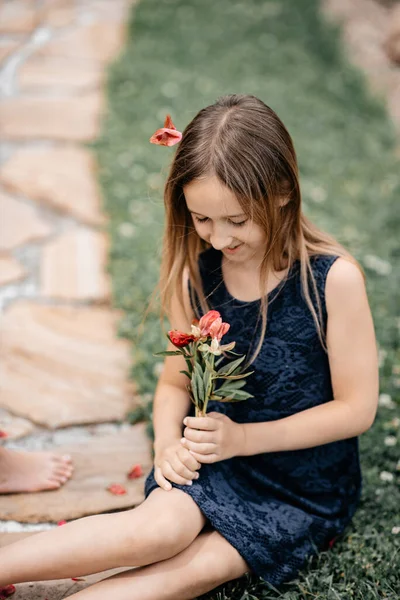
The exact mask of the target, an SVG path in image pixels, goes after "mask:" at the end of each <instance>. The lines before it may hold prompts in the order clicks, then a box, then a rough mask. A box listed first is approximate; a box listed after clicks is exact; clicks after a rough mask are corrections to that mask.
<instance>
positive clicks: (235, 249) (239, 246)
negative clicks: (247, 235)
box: [224, 242, 243, 254]
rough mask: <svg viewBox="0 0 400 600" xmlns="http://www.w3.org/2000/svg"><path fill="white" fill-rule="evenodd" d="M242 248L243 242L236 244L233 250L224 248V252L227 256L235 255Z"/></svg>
mask: <svg viewBox="0 0 400 600" xmlns="http://www.w3.org/2000/svg"><path fill="white" fill-rule="evenodd" d="M242 246H243V242H242V243H241V244H238V245H237V246H236V247H235V248H224V250H226V251H227V252H229V254H235V252H238V250H240V248H241V247H242Z"/></svg>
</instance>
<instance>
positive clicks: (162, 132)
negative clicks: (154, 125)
mask: <svg viewBox="0 0 400 600" xmlns="http://www.w3.org/2000/svg"><path fill="white" fill-rule="evenodd" d="M181 139H182V134H181V132H180V131H177V129H176V127H175V125H174V124H173V123H172V119H171V116H170V115H167V116H166V118H165V122H164V127H163V128H162V129H157V131H156V132H155V133H153V135H152V136H151V138H150V142H151V143H152V144H158V145H159V146H174V145H175V144H177V143H178V142H180V141H181Z"/></svg>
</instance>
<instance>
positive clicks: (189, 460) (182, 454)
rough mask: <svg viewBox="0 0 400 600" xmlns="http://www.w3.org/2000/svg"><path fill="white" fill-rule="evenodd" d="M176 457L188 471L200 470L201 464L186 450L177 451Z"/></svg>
mask: <svg viewBox="0 0 400 600" xmlns="http://www.w3.org/2000/svg"><path fill="white" fill-rule="evenodd" d="M178 456H179V458H180V459H181V461H182V462H183V464H184V465H186V467H187V468H188V469H189V470H190V471H198V470H199V469H200V467H201V463H200V462H199V461H198V460H196V459H195V457H194V456H193V454H191V453H190V452H189V450H188V449H187V448H182V449H181V450H179V452H178Z"/></svg>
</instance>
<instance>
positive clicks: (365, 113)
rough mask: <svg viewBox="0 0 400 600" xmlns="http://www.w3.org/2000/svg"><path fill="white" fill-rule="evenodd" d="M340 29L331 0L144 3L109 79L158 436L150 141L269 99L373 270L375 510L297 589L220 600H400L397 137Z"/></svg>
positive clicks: (136, 367) (100, 147)
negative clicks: (322, 6)
mask: <svg viewBox="0 0 400 600" xmlns="http://www.w3.org/2000/svg"><path fill="white" fill-rule="evenodd" d="M339 33H340V32H338V31H337V30H335V29H333V28H332V27H331V26H330V25H328V24H327V23H325V22H324V21H323V20H322V18H321V16H320V13H319V3H318V2H317V1H316V0H296V1H295V2H294V1H293V0H280V1H275V2H273V1H268V0H246V1H244V0H243V1H242V2H239V1H237V0H218V1H216V0H197V1H195V0H142V2H141V3H139V5H138V6H137V8H136V10H135V13H134V14H133V15H132V22H131V24H130V31H129V39H128V41H127V45H126V49H125V52H124V53H123V55H122V56H121V57H120V58H119V60H118V61H117V62H116V63H115V64H114V65H113V66H112V68H111V69H110V72H109V84H108V100H109V109H108V113H107V116H106V118H105V120H104V123H103V131H102V134H101V137H100V138H99V140H98V141H97V142H96V144H94V146H95V149H96V153H97V156H98V159H99V165H100V170H99V178H100V183H101V185H102V189H103V192H104V208H105V210H106V212H107V213H108V215H109V217H110V224H109V233H110V235H111V238H112V247H111V251H110V257H109V265H108V268H109V272H110V273H111V276H112V280H113V303H114V306H115V307H116V308H120V309H122V310H123V312H124V317H123V318H122V320H121V322H120V325H119V334H120V335H121V336H122V337H126V338H128V339H130V340H132V342H133V343H132V377H133V378H134V379H135V380H136V382H137V384H138V386H139V389H140V391H141V393H142V396H143V407H142V408H141V409H140V410H137V411H136V412H135V414H133V415H131V418H132V421H133V422H135V421H137V420H143V419H144V420H146V421H147V422H148V431H149V435H150V436H151V435H152V427H151V422H150V419H151V398H152V393H153V391H154V388H155V384H156V376H157V375H156V374H157V363H159V362H160V359H159V358H154V357H153V356H152V353H153V352H156V351H158V350H160V349H162V348H163V347H164V346H165V338H164V336H163V334H162V332H161V331H160V328H159V322H158V315H157V314H156V311H157V304H156V306H155V310H154V311H153V312H151V313H150V315H149V317H148V318H147V321H146V324H145V329H144V332H143V335H141V336H140V338H139V339H138V338H137V332H138V325H139V323H140V321H141V319H142V316H143V311H144V309H145V308H146V307H147V304H148V301H149V297H150V295H151V292H152V290H153V288H154V286H155V284H156V282H157V279H158V273H159V260H160V250H161V235H162V227H163V200H162V187H163V182H164V180H165V177H166V173H167V169H168V165H169V162H170V160H171V157H172V154H173V152H174V148H165V147H160V146H154V145H152V144H150V143H149V141H148V140H149V137H150V136H151V134H152V133H153V132H154V131H155V130H156V129H157V128H159V127H161V126H162V124H163V121H164V118H165V115H166V113H168V112H169V113H170V114H171V115H172V119H173V121H174V123H175V125H176V127H177V128H178V129H179V130H181V131H182V130H183V129H184V128H185V126H186V125H187V124H188V122H189V121H190V120H191V119H192V117H193V116H194V115H195V114H196V113H197V111H198V110H199V109H200V108H202V107H203V106H206V105H207V104H211V103H212V102H214V101H215V99H216V98H217V97H218V96H220V95H222V94H225V93H250V94H254V95H256V96H259V97H260V98H261V99H262V100H264V102H266V103H267V104H268V105H270V106H271V107H272V108H273V109H274V110H275V111H276V112H277V113H278V115H279V116H280V117H281V118H282V120H283V122H284V123H285V124H286V126H287V127H288V129H289V132H290V133H291V135H292V137H293V139H294V143H295V147H296V150H297V153H298V158H299V165H300V173H301V185H302V191H303V199H304V212H305V213H306V214H307V215H308V216H309V217H310V218H311V219H312V220H314V221H315V222H316V223H317V224H318V225H319V226H320V227H322V228H324V229H325V230H327V231H328V232H330V233H331V234H333V235H334V236H336V238H337V239H338V240H339V241H340V242H341V243H343V244H344V245H345V246H346V247H347V248H348V249H349V250H350V251H351V252H352V253H353V255H354V256H355V257H356V258H357V259H358V260H359V261H360V263H361V264H362V265H363V267H364V269H365V272H366V275H367V279H368V282H367V285H368V295H369V299H370V305H371V309H372V312H373V316H374V322H375V329H376V335H377V339H378V343H379V352H380V375H381V388H380V389H381V393H382V394H386V395H389V396H390V397H391V399H392V401H391V402H389V403H388V404H389V406H388V407H384V406H380V408H379V411H378V416H377V419H376V422H375V424H374V426H373V427H372V429H371V430H370V431H369V432H367V433H366V434H364V435H363V436H361V453H362V466H363V473H364V492H363V496H362V504H361V507H360V508H359V510H358V512H357V514H356V517H355V519H354V522H353V525H352V527H351V528H350V529H349V530H348V531H347V532H346V534H345V535H344V537H343V538H342V539H341V540H340V541H338V542H337V544H336V545H335V546H334V548H333V550H331V551H329V552H324V553H321V554H320V555H319V556H318V557H316V558H314V559H312V560H311V561H310V565H309V567H308V568H307V569H306V570H305V571H304V572H303V573H301V574H300V576H299V578H298V579H296V580H295V581H293V582H291V583H290V584H287V585H284V586H283V587H282V589H281V590H272V589H270V588H269V586H268V585H266V584H265V583H263V582H262V581H261V580H257V579H254V578H253V579H251V578H242V579H240V580H236V581H235V582H231V583H229V584H227V585H226V586H221V587H220V588H218V589H217V590H214V591H213V592H212V593H211V594H208V595H207V596H204V597H203V599H204V600H205V598H207V599H208V600H211V599H213V600H217V599H218V600H222V599H228V598H229V599H232V600H246V599H250V598H260V599H261V598H262V599H264V598H265V599H266V598H281V599H284V600H300V599H304V600H309V599H312V598H320V599H324V600H338V599H341V600H348V599H357V600H361V599H363V600H369V599H375V598H390V599H391V600H395V599H397V598H398V597H400V552H399V548H400V532H399V533H397V534H396V533H394V532H396V531H397V530H396V529H393V528H395V527H400V508H399V507H400V492H399V486H398V483H399V480H400V464H399V462H398V457H399V447H400V434H399V418H400V350H399V329H400V318H399V316H398V315H396V308H398V306H399V305H400V293H399V289H400V285H399V284H400V282H399V279H400V277H399V256H400V245H399V241H398V239H399V230H400V227H399V225H400V223H399V222H400V217H399V210H398V198H399V193H400V177H399V174H398V173H399V171H400V165H399V161H398V159H397V160H396V158H395V154H394V146H395V138H394V133H393V129H394V127H393V125H392V124H391V123H390V121H389V120H388V117H387V115H386V113H385V110H384V107H383V105H382V104H381V103H379V102H378V101H377V100H375V99H373V98H372V97H371V95H370V94H369V92H368V90H367V87H366V84H365V82H364V79H363V76H362V75H361V74H360V73H359V72H358V71H356V70H355V69H354V68H352V67H351V66H350V65H349V64H348V63H347V61H346V58H345V57H344V56H343V54H342V50H341V48H342V45H341V43H340V36H339ZM396 203H397V206H396ZM396 209H397V214H396ZM396 233H397V238H396ZM386 399H387V400H388V398H386ZM389 400H390V399H389ZM393 443H394V445H390V444H393ZM382 472H387V473H388V475H386V477H385V475H382ZM384 479H390V481H389V480H384Z"/></svg>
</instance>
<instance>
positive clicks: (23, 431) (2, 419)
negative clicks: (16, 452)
mask: <svg viewBox="0 0 400 600" xmlns="http://www.w3.org/2000/svg"><path fill="white" fill-rule="evenodd" d="M33 429H34V425H33V423H31V421H28V420H27V419H22V418H21V417H14V416H13V415H10V414H9V413H7V412H6V411H5V410H4V409H0V431H1V432H2V433H6V434H7V437H6V438H3V439H7V440H16V439H18V438H22V437H24V436H26V435H28V434H30V433H32V431H33Z"/></svg>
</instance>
